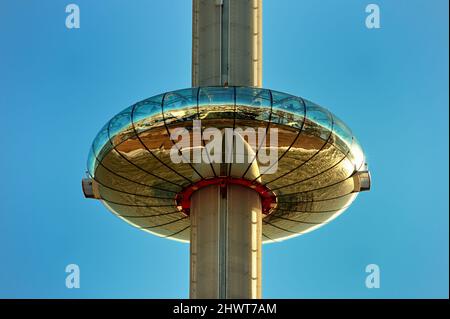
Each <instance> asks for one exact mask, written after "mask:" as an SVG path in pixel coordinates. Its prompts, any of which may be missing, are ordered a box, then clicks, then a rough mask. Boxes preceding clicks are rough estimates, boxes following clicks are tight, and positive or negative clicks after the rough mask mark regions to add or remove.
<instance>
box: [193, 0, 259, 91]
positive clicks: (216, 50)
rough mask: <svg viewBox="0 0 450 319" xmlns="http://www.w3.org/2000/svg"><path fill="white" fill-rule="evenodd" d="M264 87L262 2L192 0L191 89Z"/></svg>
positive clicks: (251, 0) (246, 0)
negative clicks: (203, 87)
mask: <svg viewBox="0 0 450 319" xmlns="http://www.w3.org/2000/svg"><path fill="white" fill-rule="evenodd" d="M227 85H229V86H253V87H261V86H262V0H193V14H192V86H193V87H197V86H227Z"/></svg>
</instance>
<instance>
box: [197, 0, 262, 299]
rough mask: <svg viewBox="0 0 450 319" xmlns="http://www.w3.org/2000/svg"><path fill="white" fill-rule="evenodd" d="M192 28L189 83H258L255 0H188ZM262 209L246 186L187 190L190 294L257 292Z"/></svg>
mask: <svg viewBox="0 0 450 319" xmlns="http://www.w3.org/2000/svg"><path fill="white" fill-rule="evenodd" d="M192 30H193V32H192V86H194V87H196V86H250V87H261V85H262V0H193V19H192ZM254 164H256V163H254ZM222 165H226V164H222ZM252 169H253V171H254V175H255V177H257V176H259V171H258V167H257V165H253V168H252ZM224 175H226V173H225V174H224ZM261 211H262V208H261V198H260V196H259V194H258V193H257V192H255V191H254V190H252V189H251V188H248V187H243V186H240V185H234V184H229V185H226V184H224V185H211V186H208V187H205V188H202V189H200V190H198V191H196V192H195V193H194V194H193V196H192V202H191V214H190V217H191V235H190V236H191V238H190V242H191V248H190V297H191V298H245V299H250V298H261V252H262V247H261V242H262V237H261V236H262V212H261Z"/></svg>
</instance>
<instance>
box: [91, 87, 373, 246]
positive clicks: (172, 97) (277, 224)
mask: <svg viewBox="0 0 450 319" xmlns="http://www.w3.org/2000/svg"><path fill="white" fill-rule="evenodd" d="M195 120H200V121H201V122H200V123H201V126H200V127H198V128H197V129H198V132H195V130H196V128H195V125H194V121H195ZM208 128H218V129H222V130H223V129H225V128H241V129H242V131H244V132H245V131H246V130H247V129H249V128H250V129H253V130H254V131H255V132H263V134H264V136H263V137H262V138H261V136H258V138H259V139H258V141H259V142H260V143H257V145H256V149H254V152H255V153H254V155H253V160H254V161H255V162H256V163H257V166H258V167H259V170H260V172H259V174H258V175H257V176H255V174H253V175H252V170H250V169H247V168H245V169H242V168H241V169H234V168H233V165H237V164H233V163H225V165H226V167H225V169H223V167H222V168H221V167H220V166H224V164H223V163H222V164H218V163H213V159H210V162H211V163H210V164H205V163H203V165H199V164H198V163H193V160H192V159H193V158H194V154H193V153H194V152H195V148H194V147H192V146H194V144H195V139H197V140H201V142H200V143H201V145H200V147H201V148H202V149H205V147H206V146H207V145H208V141H205V139H199V137H201V136H204V131H205V130H207V129H208ZM177 129H186V131H187V132H189V137H188V139H189V140H188V143H187V145H188V147H187V148H185V149H183V148H182V147H180V146H179V145H177V140H174V139H178V138H177V137H175V138H174V137H172V139H171V138H170V136H171V134H172V136H177V135H176V132H177ZM273 129H276V130H273ZM247 131H248V130H247ZM275 131H276V132H277V135H278V136H277V141H276V143H275V144H276V145H274V144H273V140H272V141H271V132H275ZM196 134H199V137H196V136H195V135H196ZM244 138H248V137H247V136H244ZM258 141H257V142H258ZM271 142H272V143H271ZM197 144H198V142H197ZM252 144H253V145H252V146H253V148H255V145H254V143H252ZM174 149H175V150H179V151H181V153H182V154H183V156H184V158H186V159H188V158H190V159H191V160H190V161H186V162H184V163H183V162H180V163H174V162H173V160H172V159H171V154H170V153H171V150H172V152H173V150H174ZM269 153H272V156H273V154H276V161H272V162H270V161H268V160H267V157H269V155H268V154H269ZM262 154H264V155H265V156H262ZM212 156H213V155H211V157H212ZM203 157H204V156H203ZM263 161H264V162H263ZM224 162H225V161H224ZM251 164H252V162H248V163H246V164H245V165H246V167H248V168H250V166H251ZM240 165H241V166H242V164H240ZM200 166H202V168H201V167H200ZM275 166H276V167H275ZM88 173H89V177H90V182H86V185H87V186H90V187H91V188H88V187H84V189H85V193H86V195H87V196H88V197H94V198H97V199H100V200H101V201H102V202H103V203H104V204H105V206H106V207H107V208H108V209H109V210H111V211H112V212H113V213H114V214H116V215H117V216H118V217H120V218H122V219H124V220H125V221H127V222H128V223H130V224H132V225H134V226H136V227H138V228H140V229H142V230H145V231H148V232H150V233H153V234H155V235H158V236H161V237H166V238H170V239H176V240H180V241H184V242H188V241H189V238H190V221H189V209H190V206H189V205H190V196H191V195H192V194H193V193H194V192H195V191H196V190H198V189H200V188H202V187H205V186H208V185H213V184H223V183H227V182H229V183H234V184H238V185H242V186H244V187H249V188H252V189H254V190H255V191H256V192H257V193H259V195H260V196H261V198H262V210H263V217H264V218H263V220H262V237H263V242H273V241H281V240H284V239H287V238H291V237H294V236H297V235H300V234H303V233H306V232H309V231H311V230H314V229H316V228H318V227H320V226H322V225H324V224H326V223H328V222H330V221H331V220H332V219H334V218H335V217H337V216H338V215H340V214H341V213H342V212H343V211H344V210H345V209H346V208H348V207H349V205H350V204H351V203H352V201H353V200H354V199H355V198H356V196H357V194H358V192H360V191H364V190H368V189H369V188H370V178H369V173H368V171H367V167H366V164H365V160H364V154H363V151H362V149H361V146H360V145H359V143H358V141H357V140H356V138H355V137H354V136H353V134H352V132H351V130H350V129H349V128H348V127H347V126H346V125H345V124H344V123H343V122H342V121H341V120H340V119H339V118H337V117H336V116H335V115H333V114H332V113H330V112H329V111H328V110H326V109H325V108H322V107H320V106H318V105H317V104H314V103H312V102H310V101H308V100H306V99H303V98H301V97H296V96H293V95H289V94H286V93H281V92H277V91H272V90H268V89H259V88H251V87H200V88H188V89H183V90H178V91H173V92H168V93H164V94H160V95H157V96H154V97H151V98H148V99H146V100H143V101H141V102H138V103H136V104H134V105H132V106H131V107H129V108H127V109H125V110H123V111H122V112H120V113H119V114H117V115H116V116H114V117H113V118H112V119H111V120H110V121H109V122H108V123H106V125H105V126H104V127H103V128H102V129H101V131H100V132H99V133H98V135H97V137H96V138H95V140H94V142H93V144H92V149H91V152H90V155H89V160H88Z"/></svg>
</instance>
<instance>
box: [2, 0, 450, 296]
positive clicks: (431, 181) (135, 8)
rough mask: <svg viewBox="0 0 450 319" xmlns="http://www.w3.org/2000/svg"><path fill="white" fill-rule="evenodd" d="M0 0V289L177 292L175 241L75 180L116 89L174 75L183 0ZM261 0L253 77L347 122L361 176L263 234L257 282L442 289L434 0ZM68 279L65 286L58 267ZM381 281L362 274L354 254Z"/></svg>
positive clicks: (270, 286)
mask: <svg viewBox="0 0 450 319" xmlns="http://www.w3.org/2000/svg"><path fill="white" fill-rule="evenodd" d="M73 2H74V3H76V4H78V5H79V6H80V10H81V28H80V29H77V30H68V29H67V28H66V27H65V18H66V13H65V6H66V5H67V4H69V3H70V2H69V1H67V2H66V1H61V0H59V1H50V0H46V1H13V0H0V92H1V94H0V108H1V112H2V117H1V119H2V125H1V128H0V130H1V135H0V141H1V144H2V146H3V147H2V151H1V155H2V156H0V165H1V167H3V171H2V181H3V182H2V184H1V186H0V189H1V194H2V195H1V201H0V242H1V243H2V246H1V249H0V297H3V298H14V297H27V298H46V297H57V298H75V297H99V298H106V297H113V298H116V297H124V298H186V297H188V285H189V282H188V281H189V278H188V267H189V255H188V253H189V246H188V245H186V244H181V243H177V242H174V241H169V240H164V239H161V238H158V237H155V236H152V235H150V234H148V233H145V232H142V231H139V230H137V229H134V228H132V227H130V226H129V225H128V224H126V223H124V222H123V221H121V220H119V219H118V218H116V217H114V216H113V215H112V214H111V213H109V212H108V211H107V210H106V209H105V208H104V207H103V206H102V205H101V204H100V203H99V202H96V201H92V200H86V199H84V198H83V195H82V191H81V185H80V181H81V178H82V177H83V175H84V171H85V167H86V159H87V155H88V150H89V147H90V144H91V142H92V140H93V138H94V137H95V135H96V133H97V132H98V131H99V130H100V128H101V127H102V125H103V124H104V123H105V122H106V121H107V120H109V119H110V118H111V117H112V116H113V115H114V114H116V113H118V112H119V111H121V110H122V109H124V108H125V107H127V106H129V105H131V104H132V103H134V102H136V101H139V100H141V99H144V98H146V97H150V96H153V95H156V94H158V93H161V92H165V91H170V90H175V89H180V88H185V87H189V86H190V70H191V51H190V48H191V43H190V41H191V1H188V0H165V1H144V0H133V1H119V0H108V1H107V0H95V1H92V0H91V1H87V0H77V1H73ZM369 3H371V2H369V1H361V0H346V1H332V0H320V1H318V0H301V1H299V0H290V1H288V0H280V1H278V0H277V1H275V0H265V1H264V20H263V21H264V32H263V34H264V53H263V54H264V64H263V66H264V80H263V82H264V87H266V88H271V89H275V90H280V91H284V92H287V93H291V94H294V95H300V96H302V97H305V98H308V99H310V100H312V101H314V102H316V103H318V104H320V105H322V106H325V107H327V108H329V109H330V110H331V111H332V112H333V113H334V114H336V115H337V116H339V117H340V118H342V119H343V120H344V121H345V122H346V123H347V124H348V125H349V126H350V127H351V128H352V130H353V132H354V133H355V135H356V136H357V137H358V139H359V140H360V142H361V144H362V146H363V148H364V150H365V152H366V154H367V159H368V162H369V165H370V169H371V172H372V178H373V189H372V190H371V192H369V193H363V194H361V195H360V196H359V197H358V199H357V200H356V201H355V203H354V204H353V205H352V207H351V208H350V209H348V210H347V211H346V212H345V213H344V214H343V215H342V216H340V217H339V218H337V219H336V220H334V221H333V222H332V223H330V224H328V225H326V226H325V227H322V228H320V229H318V230H316V231H314V232H312V233H309V234H306V235H304V236H300V237H297V238H295V239H292V240H289V241H285V242H282V243H277V244H270V245H266V246H264V248H263V296H264V297H265V298H409V297H411V298H417V297H425V298H430V297H438V298H442V297H446V298H447V297H448V282H449V278H448V273H449V272H448V271H449V263H448V261H449V258H448V257H449V256H448V248H449V247H448V243H449V233H448V225H449V220H448V217H449V212H448V208H449V207H448V204H449V198H448V185H449V184H448V176H449V172H448V166H449V161H448V154H449V149H448V142H449V141H448V133H449V123H448V115H449V114H448V111H449V100H448V85H449V83H448V82H449V81H448V68H449V65H448V53H449V52H448V48H449V47H448V1H446V0H433V1H429V0H421V1H418V0H390V1H387V0H386V1H381V0H380V1H376V2H375V3H377V4H378V5H379V6H380V9H381V29H377V30H374V29H372V30H369V29H367V28H366V27H365V23H364V21H365V17H366V15H367V14H366V13H365V7H366V5H367V4H369ZM70 263H76V264H78V265H79V266H80V268H81V288H80V289H67V288H66V287H65V277H66V273H65V267H66V265H67V264H70ZM370 263H375V264H378V265H379V266H380V268H381V288H379V289H367V288H366V287H365V277H366V275H367V274H366V273H365V267H366V265H367V264H370Z"/></svg>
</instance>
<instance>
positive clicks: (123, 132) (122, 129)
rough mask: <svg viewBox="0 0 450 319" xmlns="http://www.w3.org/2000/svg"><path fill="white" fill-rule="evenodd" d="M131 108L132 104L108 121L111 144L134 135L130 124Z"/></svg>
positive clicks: (114, 144)
mask: <svg viewBox="0 0 450 319" xmlns="http://www.w3.org/2000/svg"><path fill="white" fill-rule="evenodd" d="M132 109H133V106H130V107H128V108H126V109H125V110H123V111H122V112H120V113H119V114H117V115H116V116H114V117H113V118H112V119H111V121H110V122H109V138H110V140H111V144H112V145H113V146H116V145H118V144H120V143H121V142H122V141H124V140H126V139H128V138H129V137H131V136H133V135H134V130H133V126H132V125H131V111H132Z"/></svg>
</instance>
